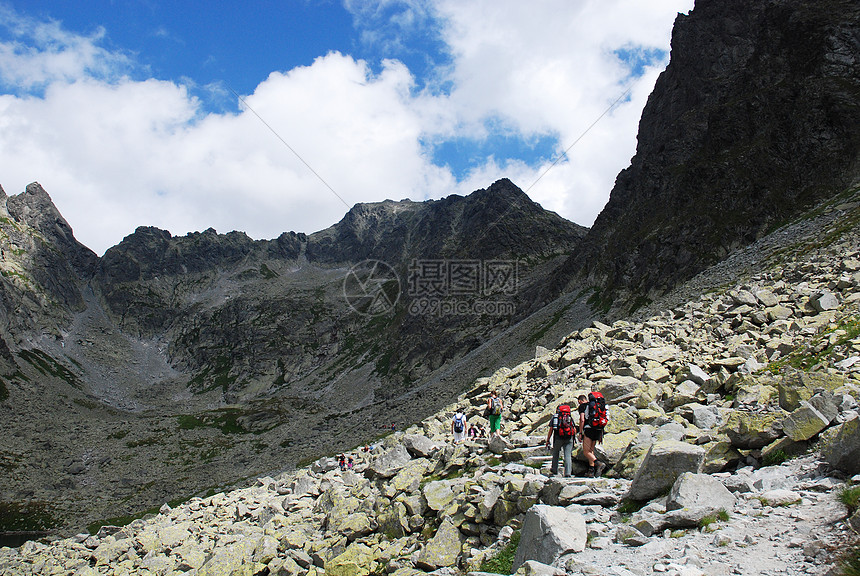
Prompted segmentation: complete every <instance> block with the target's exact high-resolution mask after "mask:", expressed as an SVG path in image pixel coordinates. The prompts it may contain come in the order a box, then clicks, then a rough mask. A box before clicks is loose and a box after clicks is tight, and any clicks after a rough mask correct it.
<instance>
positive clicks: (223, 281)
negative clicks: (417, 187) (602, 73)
mask: <svg viewBox="0 0 860 576" xmlns="http://www.w3.org/2000/svg"><path fill="white" fill-rule="evenodd" d="M4 199H5V197H4ZM5 204H6V205H7V206H8V214H9V216H8V217H6V218H5V219H4V220H2V221H0V230H2V232H3V234H4V236H2V238H3V239H4V240H6V241H7V243H6V244H3V246H4V249H5V250H6V251H7V252H9V258H7V260H6V261H4V262H3V266H5V268H3V269H4V276H3V277H2V279H0V280H2V286H0V287H2V290H3V291H2V294H3V295H4V296H5V300H4V307H3V310H2V311H3V314H4V316H3V317H4V318H5V319H6V322H7V326H8V327H7V328H6V329H5V330H3V331H2V332H0V335H2V336H3V340H2V342H3V344H4V345H5V349H4V350H5V354H4V355H3V356H2V357H0V364H2V368H3V372H2V376H0V377H2V383H3V388H2V392H3V394H0V409H2V410H3V413H4V416H5V420H4V421H5V422H7V425H8V427H9V428H10V429H12V430H15V431H16V432H15V436H14V438H13V439H10V441H9V442H8V443H7V445H6V446H5V447H4V448H3V449H2V450H0V457H2V458H3V461H4V462H6V463H7V464H8V466H9V467H10V469H14V470H15V471H16V476H15V479H14V480H13V479H7V481H6V482H4V483H3V484H2V485H0V503H2V502H18V501H21V500H24V501H30V500H32V499H33V498H35V499H37V500H39V501H42V502H48V503H51V505H52V506H54V507H55V508H56V509H54V510H53V514H54V515H55V517H56V518H57V521H58V522H59V523H61V524H66V525H80V523H81V522H84V521H92V520H94V519H97V518H100V517H101V518H103V517H105V516H107V515H109V512H108V511H111V512H114V511H116V512H119V511H122V512H126V513H127V512H132V511H134V510H135V509H136V507H138V506H141V505H142V503H157V502H159V501H164V500H169V499H171V498H174V497H176V495H179V494H188V493H194V492H197V491H200V490H205V489H208V488H212V487H219V486H223V485H225V484H229V483H232V482H236V481H237V480H239V479H241V478H244V477H246V476H247V475H249V474H255V473H262V472H264V471H267V470H271V469H275V468H283V467H284V466H289V465H292V464H295V463H296V462H298V461H300V460H302V459H304V458H307V457H309V456H313V455H318V454H320V453H324V452H327V451H330V450H335V449H337V448H338V447H340V446H342V445H343V443H344V442H348V443H350V444H352V443H355V442H357V441H361V440H366V439H370V438H372V437H373V436H374V435H376V434H378V433H379V428H380V426H381V425H383V424H384V425H386V426H390V425H391V424H396V425H404V424H406V423H409V422H412V421H414V419H415V418H418V417H420V416H421V415H422V414H429V413H431V412H432V411H433V410H435V409H437V408H438V407H439V406H440V405H442V404H443V403H444V402H446V401H448V400H449V399H450V398H452V397H453V396H455V395H456V394H458V393H459V392H461V391H462V390H463V389H464V387H465V386H467V385H468V384H469V383H471V382H472V381H473V380H474V379H475V378H476V377H478V376H481V375H486V374H487V372H488V370H491V369H492V366H494V365H495V363H496V362H498V361H500V359H507V358H513V359H522V358H523V357H526V356H528V355H529V354H530V353H531V351H532V350H533V346H534V344H533V343H527V344H525V345H520V344H518V343H509V344H506V352H505V353H504V354H501V355H500V353H499V351H497V350H493V349H491V348H488V347H486V346H485V345H486V343H488V342H490V341H491V340H492V339H493V338H495V337H496V336H497V335H498V334H499V333H500V332H503V331H505V330H506V329H508V328H509V327H510V326H512V325H514V324H516V323H517V322H518V321H519V320H520V319H522V318H523V317H524V316H525V315H526V312H525V311H526V310H527V308H528V306H526V305H525V304H524V303H523V302H521V300H520V299H521V298H522V296H521V295H520V293H519V292H518V287H519V286H523V287H528V286H534V285H537V284H540V283H541V282H543V281H544V279H545V278H546V277H547V275H548V274H549V273H550V272H551V270H552V269H553V268H554V266H556V265H557V264H558V262H560V261H561V260H562V259H563V257H564V254H566V253H567V252H569V251H570V250H573V249H574V248H575V246H576V244H577V243H578V242H579V240H580V239H581V237H582V236H583V234H584V232H585V229H584V228H582V227H580V226H577V225H575V224H572V223H570V222H567V221H565V220H563V219H562V218H560V217H558V216H557V215H555V214H552V213H549V212H546V211H544V210H542V209H541V208H540V206H538V205H537V204H534V203H533V202H531V201H530V200H529V199H528V198H527V197H526V196H525V194H523V193H522V191H520V190H519V189H517V188H516V187H515V186H514V185H513V184H512V183H510V182H509V181H500V182H497V183H496V184H494V185H493V186H491V187H490V188H488V189H487V190H480V191H478V192H476V193H474V194H472V195H470V196H468V197H459V196H452V197H449V198H445V199H443V200H438V201H429V202H424V203H414V202H408V201H407V202H390V201H389V202H383V203H379V204H372V205H358V206H356V207H355V208H353V209H352V210H351V211H350V212H349V213H348V214H347V215H346V216H345V217H344V219H343V221H342V222H340V223H338V224H337V225H335V226H334V227H332V228H331V229H329V230H324V231H321V232H318V233H315V234H312V235H310V236H308V235H305V234H295V233H285V234H283V235H281V236H280V237H279V238H277V239H275V240H270V241H254V240H251V239H250V238H248V237H247V236H246V235H245V234H243V233H241V232H231V233H229V234H217V233H216V232H215V231H214V230H211V229H210V230H206V231H204V232H201V233H192V234H188V235H186V236H183V237H173V236H172V235H171V234H170V233H169V232H167V231H164V230H159V229H157V228H152V227H140V228H138V229H137V230H136V231H135V232H134V233H133V234H131V235H129V236H128V237H126V238H125V239H124V240H123V241H122V242H121V243H120V244H119V245H117V246H115V247H113V248H111V249H109V250H108V251H107V252H106V253H105V255H104V256H103V257H102V258H96V257H95V255H94V254H92V253H91V252H90V251H88V250H86V249H85V248H84V247H82V246H81V245H80V244H78V243H77V242H76V241H75V240H74V237H73V236H72V234H71V230H70V229H69V227H68V225H67V224H66V223H65V221H64V220H62V217H61V216H60V215H59V213H58V212H57V210H56V208H55V207H54V206H53V204H52V203H51V201H50V198H49V197H48V195H47V193H46V192H45V191H44V190H42V189H41V187H39V186H38V185H32V186H31V187H29V188H28V190H27V191H26V192H25V193H24V194H21V195H19V196H13V197H11V198H8V199H6V203H5ZM13 257H14V258H13ZM371 259H372V260H371ZM365 260H371V261H370V262H369V263H368V264H362V261H365ZM374 262H375V263H376V264H374ZM485 263H486V264H491V263H492V264H493V265H504V266H506V267H508V269H510V270H513V271H514V276H513V283H512V284H510V286H511V287H512V288H513V289H512V290H510V291H508V292H506V293H503V294H490V293H488V292H486V291H485V288H486V285H485V284H482V283H481V282H478V283H468V284H464V285H461V284H458V282H461V281H462V280H463V278H465V279H466V280H483V278H484V275H485V274H486V270H485V268H484V265H485ZM439 264H443V265H444V266H443V267H442V268H441V270H443V271H444V275H443V277H436V278H430V277H427V278H425V279H424V280H426V281H427V282H428V283H429V282H431V280H432V281H433V282H438V281H439V280H440V279H442V280H444V281H445V282H446V284H445V287H444V288H445V290H444V291H442V292H434V293H432V294H431V293H424V292H416V291H414V290H413V288H411V287H414V286H417V281H419V280H422V279H421V278H420V277H419V278H417V280H416V275H417V274H418V272H416V269H417V268H420V267H421V266H424V265H427V266H429V269H434V270H436V271H439V270H440V268H439V267H438V265H439ZM375 265H378V266H379V267H380V269H382V267H387V268H385V269H387V270H389V271H390V272H391V274H393V279H394V281H395V284H396V292H395V293H394V294H393V296H394V298H393V300H396V302H395V303H394V304H393V305H392V306H389V307H387V308H385V307H383V308H382V309H380V310H370V311H369V310H365V309H363V308H361V306H360V305H359V303H357V302H356V301H355V300H354V299H351V298H350V296H351V295H350V294H349V293H348V285H347V282H346V281H347V280H348V279H350V278H356V279H358V280H361V281H367V278H368V277H367V274H369V273H370V271H372V270H373V269H374V266H375ZM449 265H450V266H452V268H450V269H449V268H447V267H448V266H449ZM455 268H456V269H457V270H460V271H465V272H463V273H462V274H461V275H459V276H458V275H453V274H454V272H453V270H454V269H455ZM449 281H450V282H451V284H450V285H448V284H447V282H449ZM410 282H411V284H410ZM434 285H435V284H434ZM458 286H459V287H461V288H462V287H463V286H466V287H468V288H470V290H466V291H462V290H460V291H455V290H454V288H455V287H458ZM449 289H450V290H449ZM29 301H33V302H34V304H33V305H32V306H28V305H27V302H29ZM442 302H445V303H446V305H447V304H451V303H457V304H462V305H464V306H466V308H467V309H466V311H465V312H462V311H461V312H459V313H457V314H442V313H431V311H430V310H429V309H426V307H427V306H433V305H436V306H441V305H442V304H441V303H442ZM486 302H490V303H492V304H498V305H499V306H502V308H501V311H502V312H501V313H498V314H480V313H477V312H476V313H473V309H474V307H475V306H477V305H485V303H486ZM22 304H23V305H22ZM419 304H420V305H419ZM437 312H438V311H437ZM583 321H585V320H583ZM465 358H468V359H469V360H468V361H466V362H460V360H461V359H465ZM4 400H5V402H4ZM42 438H50V439H51V440H50V441H48V442H42V441H41V439H42ZM34 445H35V446H39V449H38V450H36V451H33V450H32V446H34ZM106 486H114V488H112V489H110V490H107V489H106ZM61 493H63V494H65V496H63V495H62V494H61ZM68 495H74V499H75V500H76V501H77V502H79V503H83V504H78V505H76V506H75V507H73V508H69V507H68V504H69V501H68V500H67V498H66V496H68ZM123 502H124V503H125V504H121V503H123ZM0 531H2V527H0Z"/></svg>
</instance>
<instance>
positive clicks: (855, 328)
mask: <svg viewBox="0 0 860 576" xmlns="http://www.w3.org/2000/svg"><path fill="white" fill-rule="evenodd" d="M831 335H833V336H835V337H834V338H832V339H831ZM858 336H860V316H857V315H854V316H849V317H847V318H844V319H843V320H842V321H840V322H839V323H838V324H837V325H836V327H835V328H831V329H830V330H827V331H826V332H824V333H823V334H821V335H819V336H817V337H816V338H814V339H812V340H811V341H810V342H809V344H807V345H806V346H802V347H800V348H797V349H796V350H793V351H792V352H791V353H790V354H788V355H787V356H785V357H784V358H782V359H780V360H777V361H776V362H772V363H770V364H769V365H768V366H767V368H765V370H766V371H768V372H771V373H772V374H779V373H781V372H782V370H783V369H784V368H785V367H786V366H790V367H792V368H795V369H797V370H803V371H809V370H812V369H813V368H814V367H815V366H817V365H819V364H820V363H821V362H822V361H824V360H825V359H826V358H828V357H830V356H831V355H832V354H833V351H834V350H835V349H836V348H839V347H842V346H845V345H847V344H849V343H850V341H851V340H853V339H855V338H857V337H858Z"/></svg>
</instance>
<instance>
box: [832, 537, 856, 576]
mask: <svg viewBox="0 0 860 576" xmlns="http://www.w3.org/2000/svg"><path fill="white" fill-rule="evenodd" d="M835 574H836V576H860V541H857V542H854V543H853V544H852V545H851V546H849V547H848V550H846V551H845V552H844V553H843V554H842V556H841V557H840V558H839V560H838V562H837V564H836V572H835Z"/></svg>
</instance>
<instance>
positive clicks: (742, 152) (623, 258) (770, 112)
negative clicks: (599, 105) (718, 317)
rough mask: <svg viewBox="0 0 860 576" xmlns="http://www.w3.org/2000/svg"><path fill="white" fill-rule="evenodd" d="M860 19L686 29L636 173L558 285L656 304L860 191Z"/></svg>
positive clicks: (813, 13) (679, 24) (698, 12)
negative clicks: (815, 208) (768, 236)
mask: <svg viewBox="0 0 860 576" xmlns="http://www.w3.org/2000/svg"><path fill="white" fill-rule="evenodd" d="M858 38H860V5H858V4H857V2H852V1H850V0H840V1H834V2H828V3H827V5H826V8H825V7H823V6H822V5H820V4H816V3H810V2H794V1H786V0H766V1H757V2H748V1H746V0H726V1H723V0H720V1H703V0H699V1H698V2H696V5H695V8H694V9H693V10H692V11H691V12H690V14H689V15H679V16H678V19H677V21H676V24H675V27H674V30H673V34H672V52H671V61H670V63H669V65H668V67H667V68H666V70H665V71H664V72H663V73H662V74H661V76H660V78H659V79H658V81H657V84H656V86H655V88H654V91H653V93H652V94H651V96H650V97H649V99H648V103H647V105H646V107H645V109H644V111H643V113H642V119H641V121H640V125H639V135H638V139H639V144H638V147H637V151H636V155H635V156H634V158H633V160H632V163H631V166H630V167H629V168H627V169H626V170H624V171H622V172H621V173H620V174H619V176H618V178H617V180H616V183H615V186H614V188H613V190H612V192H611V194H610V199H609V202H608V203H607V205H606V207H605V208H604V210H603V211H602V212H601V213H600V215H599V216H598V218H597V219H596V221H595V223H594V226H593V227H592V229H591V231H590V233H589V235H588V237H587V238H586V240H585V242H584V244H583V246H582V249H581V250H580V251H579V253H578V254H576V255H574V256H573V257H572V258H571V261H570V262H569V265H568V267H567V272H566V274H565V275H564V278H563V280H562V283H565V282H569V281H570V279H571V278H574V277H577V278H580V279H581V280H585V281H586V282H588V283H590V284H592V285H597V286H600V287H601V288H603V289H605V290H606V291H608V292H622V293H623V292H633V293H635V294H638V295H640V296H652V297H653V296H655V295H657V294H660V293H662V292H664V291H665V290H667V289H668V288H670V287H671V286H673V285H675V284H676V283H677V282H679V281H681V280H684V279H687V278H689V277H691V276H692V275H694V274H695V273H696V272H698V271H700V270H702V269H703V268H704V267H706V266H708V265H710V264H713V263H714V262H716V261H718V260H720V259H722V258H724V257H725V256H726V255H727V254H728V253H730V252H731V251H733V250H735V249H737V248H738V247H740V246H744V245H747V244H749V243H750V242H752V241H753V240H755V239H756V238H758V237H760V236H761V235H763V234H764V233H766V232H767V231H769V230H773V229H774V228H776V227H778V226H780V225H781V224H784V223H786V222H787V221H789V220H790V219H791V218H792V217H793V216H794V215H796V214H798V213H800V212H801V211H802V210H804V209H806V208H808V207H809V206H810V205H813V204H815V203H816V202H818V201H820V200H822V199H824V198H827V197H830V196H834V195H836V194H839V193H841V192H843V191H845V190H846V188H847V187H849V186H850V185H851V184H852V183H854V182H857V181H858V179H860V136H858V132H857V126H860V108H858V106H857V94H858V93H860V57H858V54H860V40H858Z"/></svg>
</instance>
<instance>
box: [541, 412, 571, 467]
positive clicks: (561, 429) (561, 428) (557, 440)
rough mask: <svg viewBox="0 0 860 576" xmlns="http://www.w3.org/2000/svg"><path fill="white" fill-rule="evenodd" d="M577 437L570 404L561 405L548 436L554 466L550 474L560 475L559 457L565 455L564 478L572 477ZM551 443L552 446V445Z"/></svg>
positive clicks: (552, 421) (547, 441) (547, 440)
mask: <svg viewBox="0 0 860 576" xmlns="http://www.w3.org/2000/svg"><path fill="white" fill-rule="evenodd" d="M575 437H576V424H575V423H574V421H573V416H572V415H571V413H570V406H569V405H568V404H561V405H560V406H559V407H558V409H557V410H556V411H555V414H553V415H552V418H551V419H550V421H549V431H548V432H547V434H546V447H547V448H550V446H551V447H552V465H551V466H550V469H549V471H550V474H552V475H553V476H554V475H556V474H558V456H559V453H562V452H563V453H564V477H565V478H568V477H570V474H571V471H572V470H573V459H572V454H573V441H574V438H575ZM550 441H551V442H552V444H551V445H550Z"/></svg>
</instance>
